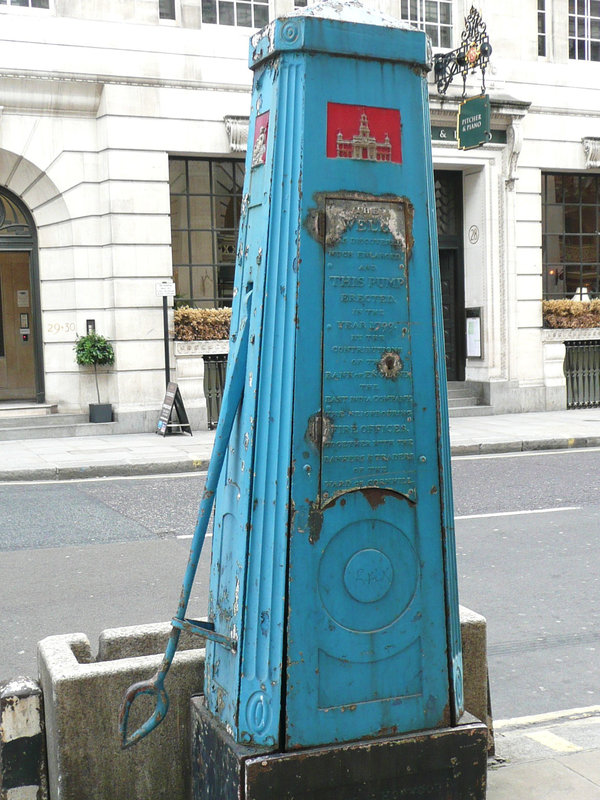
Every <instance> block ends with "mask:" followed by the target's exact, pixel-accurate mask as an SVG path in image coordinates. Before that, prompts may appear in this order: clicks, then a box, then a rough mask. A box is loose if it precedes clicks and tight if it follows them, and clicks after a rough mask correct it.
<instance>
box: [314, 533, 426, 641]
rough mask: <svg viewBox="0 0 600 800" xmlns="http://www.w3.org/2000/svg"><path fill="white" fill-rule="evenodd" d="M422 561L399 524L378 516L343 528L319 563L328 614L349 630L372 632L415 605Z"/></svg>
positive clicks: (390, 622) (321, 593)
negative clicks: (420, 561) (397, 525)
mask: <svg viewBox="0 0 600 800" xmlns="http://www.w3.org/2000/svg"><path fill="white" fill-rule="evenodd" d="M419 578H420V570H419V561H418V558H417V555H416V553H415V551H414V548H413V546H412V544H411V543H410V541H409V539H408V537H407V536H406V535H405V534H404V532H403V531H402V530H400V528H397V527H396V526H395V525H391V524H390V523H389V522H384V521H383V520H379V519H363V520H357V521H356V522H351V523H350V524H349V525H346V526H345V527H344V528H342V529H341V530H340V531H338V532H337V533H336V534H335V535H334V536H333V538H332V539H331V541H330V542H329V544H328V545H327V547H326V548H325V550H324V552H323V555H322V556H321V560H320V563H319V575H318V587H319V596H320V598H321V602H322V604H323V607H324V609H325V610H326V612H327V614H328V615H329V617H330V618H331V619H332V620H333V622H335V623H336V624H338V625H339V626H340V627H342V628H345V629H346V630H348V631H355V632H360V633H372V632H375V631H379V630H382V629H384V628H387V627H389V626H390V625H392V624H393V623H394V622H396V620H398V619H399V618H400V617H401V616H402V615H403V614H404V613H405V612H406V611H407V609H408V607H409V606H410V604H411V602H412V599H413V597H414V595H415V592H416V590H417V586H418V584H419Z"/></svg>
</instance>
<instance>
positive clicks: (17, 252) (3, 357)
mask: <svg viewBox="0 0 600 800" xmlns="http://www.w3.org/2000/svg"><path fill="white" fill-rule="evenodd" d="M41 343H42V339H41V327H40V298H39V279H38V261H37V235H36V230H35V225H34V223H33V219H32V217H31V214H30V213H29V211H28V209H27V208H26V207H25V206H24V205H23V203H22V202H21V201H20V200H19V198H18V197H16V196H15V195H13V194H12V193H11V192H9V191H8V190H6V189H1V188H0V400H32V401H35V402H38V403H40V402H43V400H44V385H43V381H44V373H43V368H42V346H41Z"/></svg>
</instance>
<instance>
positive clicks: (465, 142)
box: [456, 94, 492, 150]
mask: <svg viewBox="0 0 600 800" xmlns="http://www.w3.org/2000/svg"><path fill="white" fill-rule="evenodd" d="M490 116H491V115H490V98H489V96H488V95H487V94H482V95H478V96H477V97H471V98H469V99H468V100H464V101H463V102H462V103H461V104H460V107H459V109H458V119H457V123H456V138H457V139H458V149H459V150H471V149H472V148H473V147H481V145H483V144H486V143H487V142H489V141H491V139H492V132H491V131H490Z"/></svg>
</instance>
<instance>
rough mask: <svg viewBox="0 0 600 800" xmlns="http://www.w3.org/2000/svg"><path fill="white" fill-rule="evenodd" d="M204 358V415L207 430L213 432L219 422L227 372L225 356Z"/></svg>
mask: <svg viewBox="0 0 600 800" xmlns="http://www.w3.org/2000/svg"><path fill="white" fill-rule="evenodd" d="M203 358H204V396H205V397H206V415H207V417H208V429H209V431H212V430H214V428H216V427H217V422H218V421H219V412H220V411H221V400H222V398H223V387H224V386H225V373H226V370H227V356H226V355H214V356H203Z"/></svg>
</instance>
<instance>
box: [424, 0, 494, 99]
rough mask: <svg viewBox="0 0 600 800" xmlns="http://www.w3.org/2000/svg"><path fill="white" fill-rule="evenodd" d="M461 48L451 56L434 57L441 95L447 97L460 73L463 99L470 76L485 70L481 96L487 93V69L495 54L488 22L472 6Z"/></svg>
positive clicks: (444, 54)
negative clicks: (449, 89)
mask: <svg viewBox="0 0 600 800" xmlns="http://www.w3.org/2000/svg"><path fill="white" fill-rule="evenodd" d="M460 38H461V45H460V47H457V48H456V50H450V52H449V53H437V54H436V55H435V56H434V70H435V72H434V74H435V82H436V84H437V89H438V92H439V93H440V94H446V91H447V90H448V86H450V84H451V83H452V80H453V79H454V76H455V75H456V74H457V73H459V72H460V74H461V75H462V78H463V97H465V95H466V86H467V75H468V74H469V72H475V70H476V69H477V68H479V69H481V94H485V69H486V67H487V65H488V62H489V60H490V56H491V54H492V46H491V44H490V41H489V37H488V35H487V30H486V25H485V22H484V21H483V20H482V19H481V14H480V13H479V11H477V9H476V8H475V6H471V10H470V11H469V16H468V17H466V18H465V29H464V31H463V32H462V34H461V37H460Z"/></svg>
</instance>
